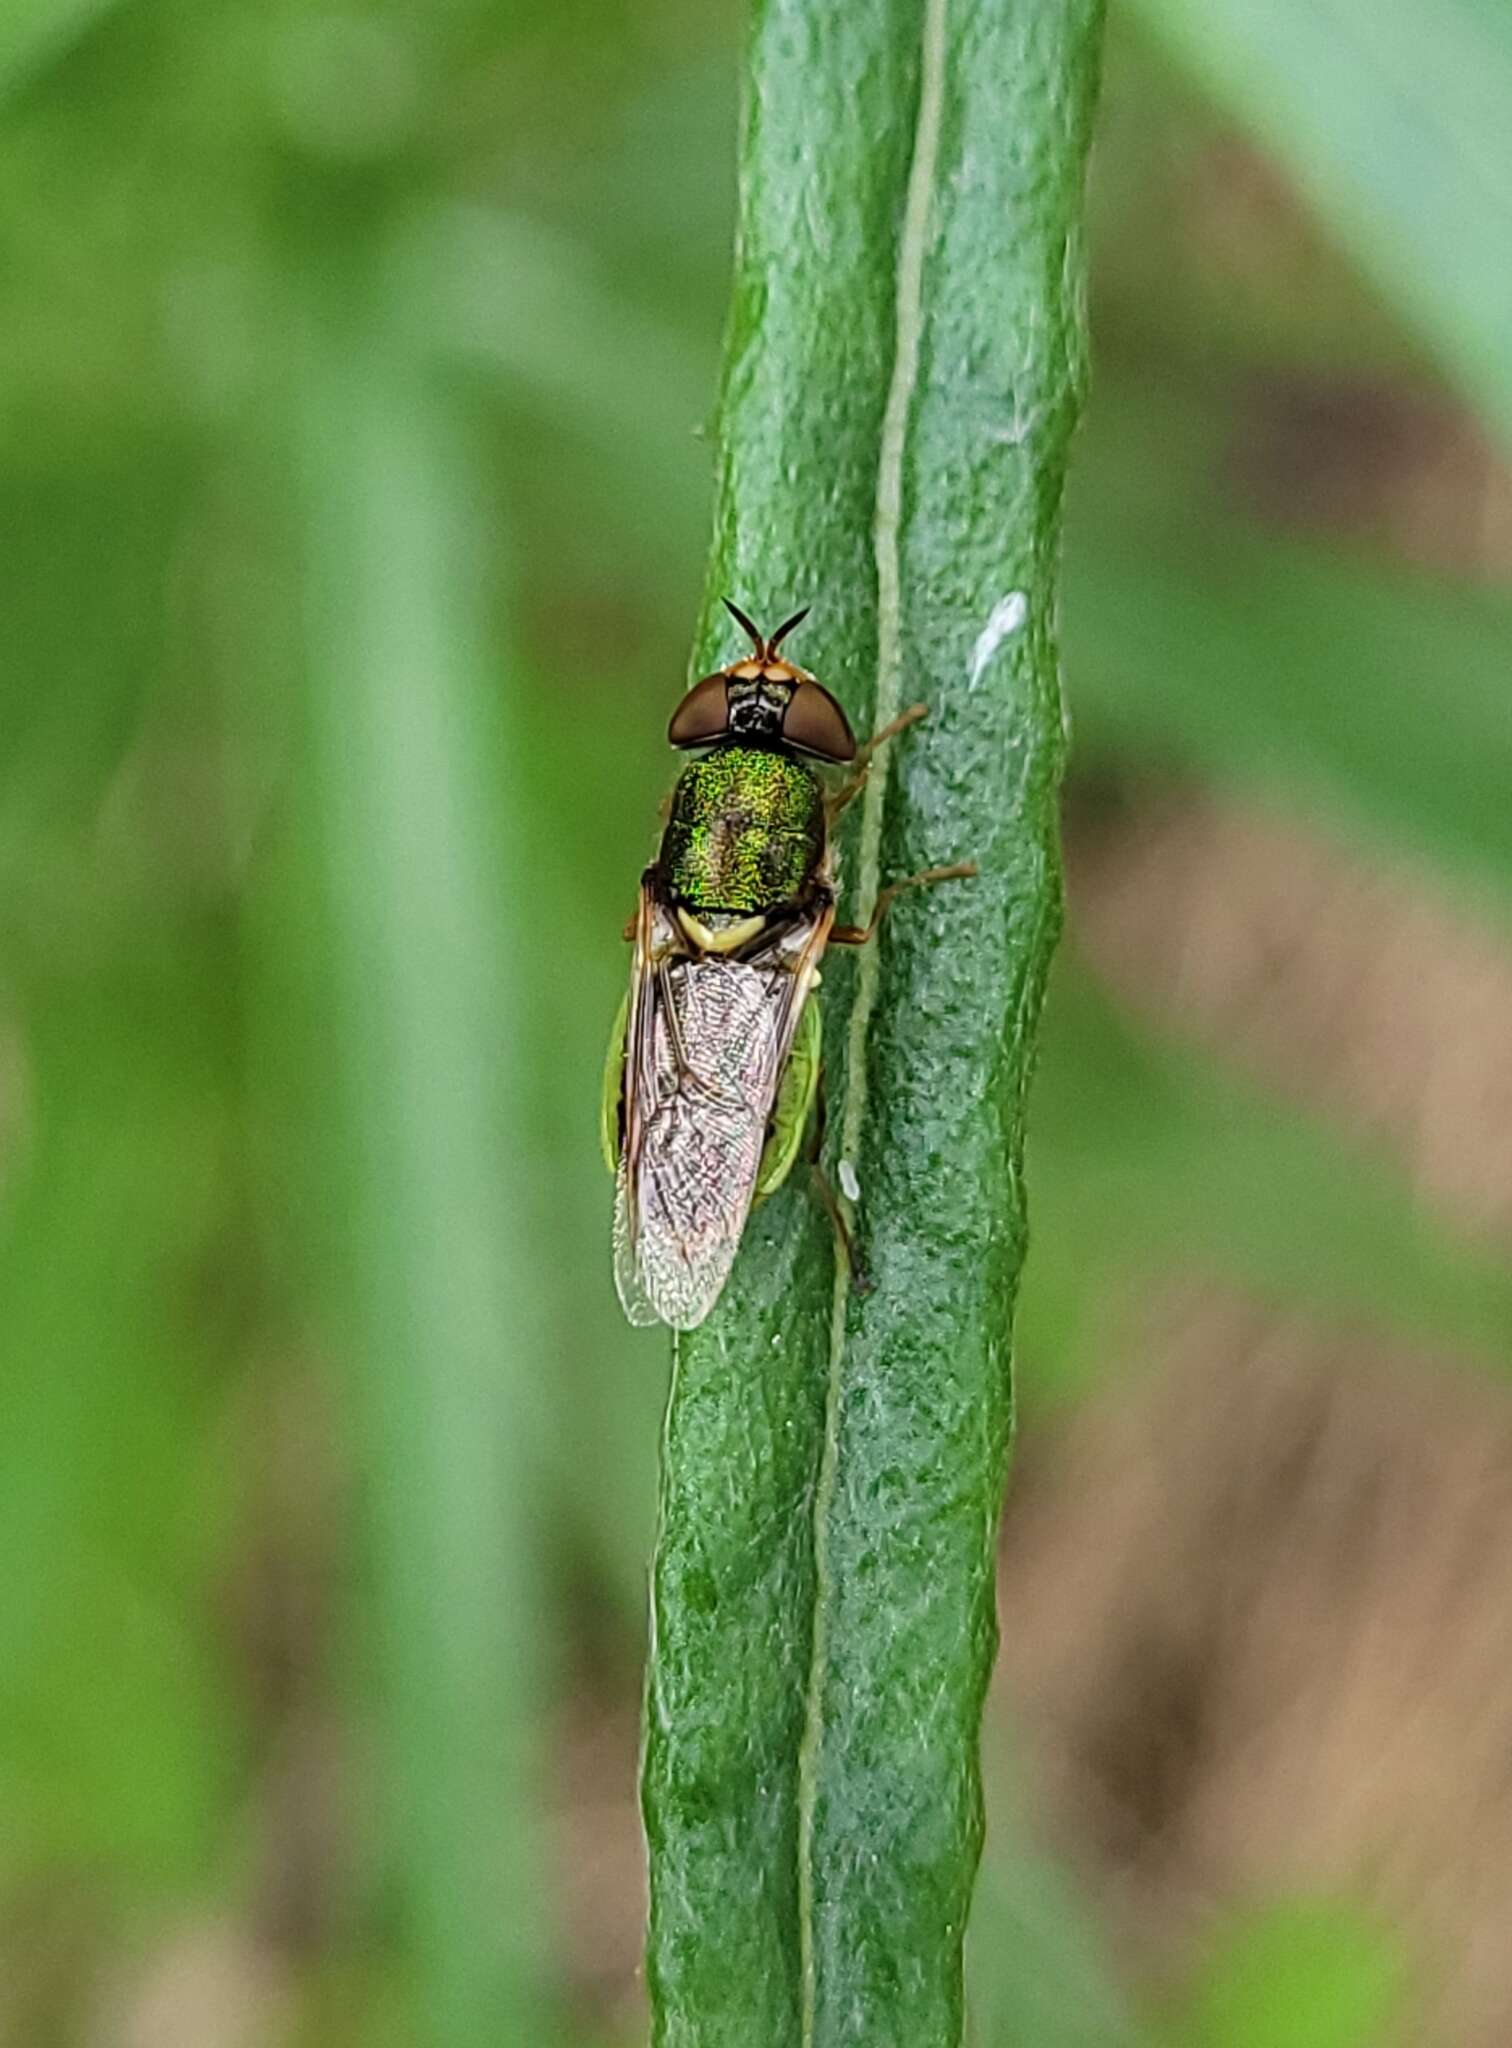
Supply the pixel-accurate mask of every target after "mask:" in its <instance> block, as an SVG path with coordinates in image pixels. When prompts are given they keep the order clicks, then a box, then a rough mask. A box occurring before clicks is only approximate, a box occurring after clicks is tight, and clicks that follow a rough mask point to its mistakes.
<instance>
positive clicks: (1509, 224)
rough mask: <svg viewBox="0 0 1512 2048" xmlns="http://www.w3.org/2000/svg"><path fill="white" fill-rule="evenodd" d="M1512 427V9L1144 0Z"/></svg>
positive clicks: (1506, 428) (1460, 379) (1490, 414)
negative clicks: (1510, 111) (1510, 110)
mask: <svg viewBox="0 0 1512 2048" xmlns="http://www.w3.org/2000/svg"><path fill="white" fill-rule="evenodd" d="M1136 4H1137V6H1138V8H1139V11H1140V13H1141V14H1142V15H1143V16H1144V18H1145V20H1146V21H1147V22H1148V23H1149V24H1150V26H1151V28H1152V29H1153V30H1154V31H1155V32H1156V34H1157V35H1159V36H1160V38H1161V39H1162V40H1163V41H1164V42H1165V43H1166V44H1167V45H1168V46H1169V47H1170V49H1171V50H1172V51H1173V52H1174V53H1175V54H1176V56H1177V57H1178V58H1179V59H1180V60H1181V61H1182V62H1183V63H1185V64H1186V65H1187V66H1189V67H1190V69H1191V70H1193V71H1194V72H1195V73H1196V74H1197V75H1198V76H1199V77H1200V78H1201V79H1202V81H1203V83H1204V84H1205V85H1206V86H1207V87H1208V89H1209V90H1210V91H1212V92H1213V93H1214V94H1215V95H1216V96H1217V97H1218V98H1219V99H1220V100H1221V101H1222V102H1223V103H1224V104H1225V105H1226V106H1229V107H1232V108H1233V109H1234V111H1235V112H1236V113H1237V114H1238V116H1239V117H1240V119H1241V120H1242V121H1244V122H1245V123H1246V124H1247V125H1248V126H1249V127H1250V128H1252V129H1253V130H1254V131H1255V133H1256V134H1257V135H1258V136H1259V137H1260V139H1261V140H1262V141H1263V142H1264V143H1265V144H1266V146H1267V147H1268V148H1269V149H1271V150H1272V151H1274V153H1275V155H1276V157H1277V158H1278V160H1279V161H1280V162H1281V163H1283V164H1284V165H1285V166H1286V167H1287V169H1288V170H1289V171H1290V173H1291V175H1292V176H1293V177H1294V178H1295V179H1296V181H1297V183H1298V185H1299V186H1300V188H1301V190H1302V192H1303V193H1304V194H1305V196H1306V197H1307V198H1308V199H1309V200H1310V201H1311V202H1312V204H1313V205H1314V206H1315V207H1316V208H1317V209H1318V212H1319V213H1320V215H1321V216H1322V217H1323V219H1324V220H1325V221H1326V222H1327V223H1328V224H1329V226H1330V227H1331V228H1332V229H1333V231H1334V233H1335V234H1336V235H1337V236H1338V238H1339V241H1340V242H1341V244H1342V246H1343V247H1344V248H1345V249H1346V250H1347V251H1348V252H1349V254H1350V255H1351V256H1353V257H1354V259H1355V261H1356V262H1357V263H1359V264H1360V265H1361V267H1362V268H1363V269H1364V270H1365V271H1366V272H1367V273H1368V275H1369V276H1370V277H1371V278H1372V279H1373V280H1374V281H1375V283H1376V284H1377V285H1378V286H1379V287H1380V289H1381V290H1382V291H1383V292H1384V293H1385V294H1386V296H1387V297H1388V299H1389V300H1390V301H1391V303H1392V304H1393V305H1394V306H1395V307H1396V308H1397V310H1398V312H1399V313H1400V314H1401V315H1402V317H1403V318H1404V320H1406V322H1407V323H1408V325H1409V326H1410V327H1412V328H1414V329H1415V330H1416V331H1417V332H1418V333H1419V334H1421V335H1422V336H1423V338H1424V340H1425V341H1426V342H1427V343H1428V344H1429V346H1430V347H1431V348H1432V349H1433V350H1434V352H1435V354H1436V355H1437V357H1438V359H1439V361H1440V363H1441V364H1442V365H1443V367H1444V369H1445V370H1446V372H1447V373H1448V374H1449V375H1450V376H1451V377H1452V378H1453V379H1454V381H1455V382H1456V383H1457V384H1458V385H1459V386H1460V388H1461V390H1463V391H1464V392H1465V394H1466V396H1467V397H1469V398H1470V400H1471V401H1472V403H1474V404H1475V405H1477V406H1479V407H1481V408H1482V409H1483V410H1484V412H1485V414H1486V416H1487V418H1488V419H1490V420H1492V421H1494V422H1495V423H1496V425H1497V427H1498V428H1499V430H1500V432H1501V435H1502V437H1503V439H1504V440H1506V439H1508V438H1512V265H1509V264H1508V262H1507V249H1508V246H1509V243H1512V125H1509V123H1508V121H1507V107H1508V105H1509V103H1512V14H1509V12H1508V10H1507V9H1506V8H1505V7H1504V6H1500V5H1498V4H1497V0H1433V4H1431V5H1422V6H1416V7H1381V6H1378V5H1376V4H1374V0H1272V4H1261V0H1136Z"/></svg>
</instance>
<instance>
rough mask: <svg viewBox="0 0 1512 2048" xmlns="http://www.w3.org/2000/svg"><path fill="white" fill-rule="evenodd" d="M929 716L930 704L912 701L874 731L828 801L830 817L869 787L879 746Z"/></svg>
mask: <svg viewBox="0 0 1512 2048" xmlns="http://www.w3.org/2000/svg"><path fill="white" fill-rule="evenodd" d="M928 716H929V706H928V705H927V704H910V705H909V707H908V709H907V710H906V711H900V712H899V713H898V715H897V717H896V718H893V719H889V720H888V722H887V724H886V725H884V726H883V728H882V730H881V731H880V732H874V733H873V734H872V736H871V738H870V739H869V740H868V741H867V742H866V745H865V746H864V747H862V748H861V749H860V751H859V752H858V753H857V755H856V758H855V760H854V761H853V762H852V764H851V772H850V774H849V775H847V777H846V778H845V780H844V782H842V783H841V785H840V787H839V788H838V789H837V790H836V791H835V793H834V795H833V796H832V797H831V798H830V800H829V814H830V816H831V818H838V817H839V815H840V813H841V812H842V811H843V810H844V809H845V807H846V805H847V804H849V803H853V802H854V801H855V799H856V798H857V797H858V796H859V795H860V794H861V792H862V790H863V789H865V787H866V778H867V776H868V775H869V774H870V773H871V762H872V755H873V754H875V753H876V751H877V749H878V747H881V746H885V745H886V744H887V742H888V741H889V740H892V739H896V738H897V736H898V734H899V733H900V732H906V731H907V730H908V728H909V727H910V726H911V725H917V724H918V722H919V720H920V719H921V718H927V717H928Z"/></svg>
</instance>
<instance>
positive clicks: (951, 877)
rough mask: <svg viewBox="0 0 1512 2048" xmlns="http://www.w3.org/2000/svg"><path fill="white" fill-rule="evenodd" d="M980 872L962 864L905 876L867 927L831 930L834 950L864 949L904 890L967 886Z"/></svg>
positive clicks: (839, 926)
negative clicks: (948, 884) (942, 884)
mask: <svg viewBox="0 0 1512 2048" xmlns="http://www.w3.org/2000/svg"><path fill="white" fill-rule="evenodd" d="M976 872H977V864H976V862H975V861H974V860H958V861H954V862H952V864H951V865H950V866H949V867H948V868H920V870H919V872H918V873H917V874H916V875H901V876H900V877H899V878H898V880H897V881H896V882H889V883H888V885H887V887H886V888H885V889H884V890H883V891H882V892H881V894H880V895H879V896H878V898H877V900H876V903H875V904H874V906H873V908H872V914H871V916H870V918H869V919H868V920H867V922H866V923H865V924H837V925H833V926H832V927H831V929H830V944H831V945H832V946H864V945H865V944H866V942H867V940H868V939H869V938H870V937H871V936H872V934H873V932H875V930H876V929H877V926H878V925H879V924H880V923H881V922H882V920H883V918H884V917H885V916H886V915H887V913H888V911H889V910H890V909H891V908H892V904H893V899H894V897H896V896H898V895H899V894H901V892H902V891H903V890H904V889H927V888H930V887H931V886H932V885H933V884H934V883H936V882H966V881H970V879H971V877H972V876H973V875H974V874H976Z"/></svg>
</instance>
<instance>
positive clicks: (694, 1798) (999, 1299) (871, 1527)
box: [644, 0, 1100, 2048]
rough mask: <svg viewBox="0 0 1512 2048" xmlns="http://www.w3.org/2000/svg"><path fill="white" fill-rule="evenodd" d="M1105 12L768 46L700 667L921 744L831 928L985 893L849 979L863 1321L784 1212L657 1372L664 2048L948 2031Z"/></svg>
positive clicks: (1035, 971)
mask: <svg viewBox="0 0 1512 2048" xmlns="http://www.w3.org/2000/svg"><path fill="white" fill-rule="evenodd" d="M1099 16H1100V9H1099V7H1098V5H1097V4H1096V0H1030V4H1023V5H1016V6H1014V7H1012V8H1004V7H1002V6H1001V5H998V4H993V0H925V4H911V0H865V4H860V5H854V6H848V7H846V8H845V9H835V8H832V7H829V6H827V5H825V4H822V0H766V4H764V5H761V6H758V8H757V10H756V19H755V23H754V30H753V43H752V53H751V76H750V89H749V105H748V116H747V125H746V134H745V140H744V149H743V158H742V199H741V219H740V238H739V254H738V260H737V271H736V280H735V297H734V307H733V313H732V319H731V328H730V335H729V341H728V352H727V364H726V378H725V389H724V399H723V407H722V414H721V423H720V443H719V458H720V481H719V501H718V512H717V520H716V540H715V548H714V558H713V564H712V571H711V576H710V582H709V587H708V592H707V596H706V601H705V611H704V629H703V631H702V633H701V634H700V638H699V646H698V650H697V653H698V659H697V662H696V663H695V666H696V667H707V666H711V665H712V664H713V663H714V662H715V661H716V660H718V659H721V658H723V659H727V658H728V654H727V652H726V649H727V646H728V641H727V638H726V636H725V634H724V633H723V631H722V630H721V629H720V626H719V623H718V612H717V605H718V599H719V597H720V596H721V595H722V594H725V593H728V594H729V595H731V596H733V597H735V598H736V599H737V600H738V601H739V602H741V603H742V604H743V605H745V606H746V608H747V609H753V610H755V611H756V612H758V613H760V614H762V615H765V614H766V613H768V612H770V613H771V614H772V616H773V617H774V618H775V617H777V616H780V615H782V613H783V612H784V610H785V609H790V608H792V607H793V606H796V605H797V604H799V603H802V602H805V601H812V603H813V605H814V616H813V618H812V620H811V621H810V622H809V624H808V625H807V626H806V627H805V629H804V639H803V642H802V644H801V646H799V645H795V648H794V652H795V654H796V655H797V657H798V658H799V659H801V660H804V661H805V662H806V663H808V664H809V665H811V666H813V667H814V668H816V669H817V670H818V671H819V673H820V674H821V675H822V676H824V678H825V679H826V681H828V682H829V683H830V684H831V686H832V687H835V688H837V689H838V690H839V692H840V694H841V695H842V696H843V697H844V699H845V701H846V703H847V704H848V706H849V707H850V708H851V709H852V711H853V713H855V714H856V717H857V723H858V725H859V726H861V727H863V728H864V727H865V726H866V724H867V723H868V721H869V720H870V721H880V720H882V719H884V718H885V717H887V716H888V715H889V714H890V712H891V711H893V710H894V709H896V708H898V707H899V706H901V705H903V704H906V703H908V702H910V701H912V700H913V699H914V698H916V697H918V698H923V699H924V700H925V701H927V703H928V704H929V707H930V717H929V720H928V722H927V724H926V725H925V726H923V727H922V728H920V729H919V730H918V731H916V732H915V733H913V734H911V735H910V736H908V737H907V738H905V739H903V740H901V741H900V742H898V744H897V746H896V747H895V748H894V749H893V750H891V758H890V757H889V754H888V753H887V752H884V754H883V755H882V756H880V757H879V761H878V765H877V769H876V771H875V772H874V774H873V777H872V780H871V782H870V784H869V786H868V788H867V791H866V794H865V796H864V798H863V800H862V801H861V803H859V804H858V805H857V806H855V810H856V811H857V812H858V813H859V816H858V817H855V818H853V819H852V820H851V821H850V822H849V824H848V828H847V832H846V834H845V839H844V846H843V853H844V875H845V877H846V878H847V879H848V881H849V882H850V884H851V893H850V894H849V896H848V897H847V899H846V902H845V904H844V911H845V914H846V915H848V916H854V917H856V918H858V919H859V918H862V917H864V916H865V914H866V913H867V911H868V909H869V907H870V904H871V902H872V900H873V899H874V897H875V894H876V890H877V888H878V886H879V885H880V884H882V883H883V882H885V880H886V879H887V878H888V877H889V876H891V875H894V874H898V873H902V872H906V871H909V870H912V869H914V868H918V867H921V866H924V865H927V864H931V863H935V862H941V861H950V860H956V859H960V858H968V857H969V858H972V859H975V860H976V861H977V862H978V863H979V864H980V867H981V874H980V877H979V878H978V879H977V880H975V881H972V882H965V883H957V884H953V885H951V886H950V887H948V888H941V889H938V890H935V891H931V892H929V893H927V894H923V893H919V894H914V895H911V896H909V897H907V898H905V899H904V900H903V901H902V902H901V903H900V904H899V906H898V908H897V909H896V911H895V912H894V914H893V916H892V918H891V920H890V921H889V923H888V925H886V926H885V927H884V929H883V931H882V933H881V934H880V936H879V938H878V939H877V941H876V942H875V944H874V946H873V948H872V949H870V950H869V951H868V952H866V953H864V954H863V955H862V957H861V959H860V962H859V965H851V964H847V963H845V962H844V961H842V960H841V959H839V958H838V957H837V956H835V955H831V958H830V960H829V961H827V962H826V971H825V988H824V996H823V1001H824V1007H825V1032H826V1046H827V1059H828V1062H829V1081H830V1097H831V1100H830V1112H829V1139H828V1150H829V1163H830V1165H831V1167H832V1168H834V1169H838V1165H839V1161H840V1160H841V1159H842V1158H843V1159H844V1161H845V1163H846V1166H847V1168H848V1169H849V1173H853V1174H854V1175H855V1176H856V1181H857V1182H858V1184H859V1187H860V1191H861V1192H860V1198H859V1202H858V1203H857V1205H856V1209H855V1216H854V1221H855V1225H856V1228H857V1231H858V1233H859V1236H860V1238H861V1241H862V1244H863V1247H864V1254H865V1258H866V1261H867V1264H868V1267H869V1269H870V1270H871V1273H872V1275H873V1277H874V1280H875V1288H874V1291H873V1292H871V1293H870V1294H868V1295H865V1296H859V1295H857V1294H856V1292H855V1291H854V1290H853V1288H852V1287H851V1285H850V1281H849V1275H848V1271H847V1269H846V1268H845V1267H844V1265H843V1263H842V1264H841V1265H840V1266H839V1267H838V1268H837V1265H836V1261H835V1259H834V1253H833V1246H832V1242H831V1239H830V1235H829V1232H828V1229H827V1226H826V1224H825V1221H824V1218H823V1216H822V1214H821V1213H820V1211H819V1209H818V1207H817V1205H816V1204H815V1203H814V1202H813V1201H812V1199H811V1197H810V1196H809V1194H808V1193H807V1191H806V1190H805V1189H804V1188H802V1187H801V1186H795V1187H793V1188H791V1189H790V1190H788V1191H785V1192H784V1194H783V1195H781V1196H779V1197H778V1198H777V1199H775V1200H774V1201H773V1202H772V1203H771V1204H769V1205H767V1207H766V1208H764V1209H762V1210H760V1211H758V1212H757V1214H756V1216H755V1217H754V1218H753V1221H752V1224H751V1227H750V1229H749V1231H748V1234H747V1241H746V1245H745V1247H744V1249H743V1251H742V1255H741V1259H740V1261H739V1263H738V1266H737V1271H736V1275H735V1277H734V1280H733V1281H732V1284H731V1286H730V1288H729V1289H728V1290H727V1293H726V1296H725V1299H724V1301H723V1302H722V1304H721V1306H720V1308H719V1310H718V1311H717V1312H716V1314H715V1316H714V1317H713V1318H711V1320H710V1322H709V1323H708V1324H707V1325H706V1326H705V1327H704V1328H703V1329H702V1330H700V1331H697V1332H695V1333H693V1334H692V1335H691V1336H689V1337H687V1338H686V1339H684V1340H681V1341H680V1342H679V1343H678V1345H677V1347H676V1353H675V1365H674V1378H673V1387H672V1393H671V1398H670V1401H669V1406H668V1413H667V1423H666V1432H665V1440H664V1449H663V1484H662V1501H661V1529H660V1535H659V1540H658V1546H657V1553H656V1563H655V1570H654V1578H653V1621H654V1643H653V1651H652V1660H651V1667H650V1673H649V1679H648V1688H647V1743H646V1762H645V1775H644V1804H645V1814H646V1823H647V1831H648V1836H649V1840H650V1847H651V1928H650V1939H649V1949H648V1975H649V1982H650V1988H651V1994H652V2000H653V2008H654V2013H655V2024H656V2038H657V2040H658V2041H659V2042H661V2043H663V2044H674V2043H675V2044H689V2048H691V2044H693V2043H695V2042H696V2043H697V2044H698V2048H718V2044H721V2043H725V2042H729V2043H736V2042H739V2043H742V2044H743V2043H748V2042H753V2041H758V2040H759V2041H761V2042H762V2043H764V2044H771V2048H784V2044H788V2043H792V2044H801V2048H813V2044H824V2048H832V2044H840V2043H850V2042H857V2043H859V2042H862V2041H864V2042H866V2043H867V2044H868V2048H879V2044H887V2043H897V2044H899V2048H903V2044H907V2048H935V2044H940V2048H946V2044H954V2043H956V2042H958V2041H959V2039H960V2036H961V2026H962V1992H961V1942H962V1935H963V1931H964V1925H965V1918H966V1911H967V1906H968V1902H969V1898H970V1891H971V1884H972V1879H973V1876H974V1872H975V1868H976V1863H977V1858H978V1854H979V1849H980V1836H981V1793H980V1782H979V1775H978V1764H977V1737H978V1728H979V1721H980V1711H981V1701H982V1694H983V1689H984V1687H985V1684H986V1680H987V1675H988V1671H989V1668H990V1664H991V1659H992V1655H993V1650H994V1647H995V1632H994V1620H993V1587H992V1556H993V1540H994V1532H995V1529H996V1524H997V1514H998V1508H999V1503H1000V1496H1001V1490H1002V1482H1003V1472H1004V1460H1005V1455H1006V1449H1007V1443H1008V1437H1009V1431H1010V1423H1011V1395H1010V1379H1009V1331H1010V1320H1011V1313H1012V1305H1013V1298H1014V1293H1015V1289H1016V1286H1017V1280H1018V1274H1019V1269H1020V1265H1021V1263H1022V1257H1023V1250H1024V1206H1023V1189H1022V1179H1021V1172H1020V1164H1021V1141H1022V1122H1023V1103H1024V1091H1025V1086H1026V1083H1027V1078H1028V1073H1029V1066H1030V1059H1031V1052H1032V1042H1033V1034H1034V1028H1035V1022H1036V1018H1037V1015H1038V1010H1039V1002H1040V996H1041V991H1042V988H1043V983H1044V977H1045V972H1046V968H1047V965H1048V961H1049V956H1050V951H1051V948H1052V945H1053V942H1054V937H1055V933H1056V930H1057V928H1058V921H1059V905H1060V884H1059V869H1058V858H1057V849H1056V827H1055V803H1056V788H1057V783H1058V778H1059V772H1060V765H1061V757H1062V712H1061V702H1060V695H1059V688H1058V679H1057V661H1056V647H1055V580H1056V567H1057V553H1058V543H1059V518H1060V499H1061V489H1062V483H1063V478H1064V471H1065V464H1066V453H1067V443H1068V440H1069V436H1070V432H1071V428H1072V426H1073V423H1074V420H1075V417H1076V413H1077V409H1078V404H1079V398H1080V391H1081V384H1082V363H1083V329H1082V309H1081V250H1080V230H1079V221H1080V206H1081V180H1082V170H1083V163H1084V158H1085V152H1086V146H1087V135H1088V126H1089V120H1090V110H1091V104H1092V99H1093V95H1094V87H1095V73H1096V55H1097V45H1098V32H1099V26H1100V20H1099ZM849 1173H848V1174H847V1175H846V1176H844V1178H846V1179H848V1178H849Z"/></svg>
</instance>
